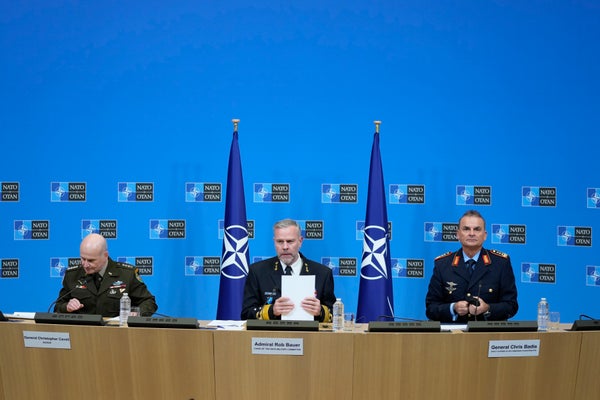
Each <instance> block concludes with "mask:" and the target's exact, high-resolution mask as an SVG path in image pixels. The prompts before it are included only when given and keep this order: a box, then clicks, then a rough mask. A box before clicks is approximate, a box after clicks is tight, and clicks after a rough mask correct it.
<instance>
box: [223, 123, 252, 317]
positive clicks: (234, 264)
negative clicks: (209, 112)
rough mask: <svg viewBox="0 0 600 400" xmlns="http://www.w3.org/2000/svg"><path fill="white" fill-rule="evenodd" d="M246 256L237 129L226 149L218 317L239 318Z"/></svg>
mask: <svg viewBox="0 0 600 400" xmlns="http://www.w3.org/2000/svg"><path fill="white" fill-rule="evenodd" d="M249 259H250V255H249V252H248V223H247V221H246V200H245V198H244V180H243V178H242V162H241V159H240V149H239V146H238V133H237V129H236V130H235V131H234V132H233V140H232V142H231V150H230V151H229V169H228V171H227V193H226V195H225V224H224V234H223V252H222V259H221V281H220V284H219V304H218V306H217V319H223V320H229V319H231V320H239V319H240V314H241V311H242V300H243V296H244V283H245V282H246V276H247V275H248V264H249V263H248V261H249Z"/></svg>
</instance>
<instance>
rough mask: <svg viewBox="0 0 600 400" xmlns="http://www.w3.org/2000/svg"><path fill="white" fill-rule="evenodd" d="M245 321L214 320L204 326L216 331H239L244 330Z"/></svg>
mask: <svg viewBox="0 0 600 400" xmlns="http://www.w3.org/2000/svg"><path fill="white" fill-rule="evenodd" d="M244 325H246V321H234V320H222V319H215V320H213V321H210V322H209V323H208V324H207V325H206V326H208V327H211V328H217V329H224V330H226V331H241V330H243V329H244Z"/></svg>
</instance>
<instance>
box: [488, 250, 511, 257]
mask: <svg viewBox="0 0 600 400" xmlns="http://www.w3.org/2000/svg"><path fill="white" fill-rule="evenodd" d="M490 253H492V254H493V255H495V256H498V257H502V258H508V254H506V253H503V252H501V251H498V250H494V249H492V250H490Z"/></svg>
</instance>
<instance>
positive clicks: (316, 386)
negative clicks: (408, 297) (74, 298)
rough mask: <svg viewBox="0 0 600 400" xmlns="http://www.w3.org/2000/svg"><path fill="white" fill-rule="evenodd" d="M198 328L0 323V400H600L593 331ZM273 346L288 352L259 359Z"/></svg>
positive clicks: (598, 334)
mask: <svg viewBox="0 0 600 400" xmlns="http://www.w3.org/2000/svg"><path fill="white" fill-rule="evenodd" d="M200 327H201V328H200V329H175V328H134V327H116V326H84V325H56V324H40V323H38V324H36V323H34V322H33V321H27V320H19V321H17V320H12V321H10V322H0V400H4V399H6V400H13V399H18V400H21V399H36V400H38V399H61V400H69V399H83V398H89V399H140V400H141V399H144V400H146V399H182V400H192V399H193V400H200V399H203V400H204V399H209V400H210V399H248V400H253V399H263V400H264V399H361V400H362V399H415V400H420V399H424V400H425V399H426V400H431V399H466V398H474V399H478V398H485V399H511V400H519V399H546V400H549V399H556V400H569V399H574V400H590V399H599V398H600V379H598V372H599V370H600V369H599V367H600V331H569V330H568V329H566V328H568V327H570V325H564V324H563V325H562V326H561V328H565V329H561V330H559V331H553V332H477V333H476V332H463V331H452V332H434V333H429V332H403V333H396V332H381V333H379V332H366V328H367V325H366V324H364V325H357V326H356V327H355V328H354V330H353V331H351V332H335V333H334V332H331V331H330V329H327V326H324V327H323V329H321V330H320V331H318V332H304V331H263V330H239V331H231V330H214V329H202V328H206V322H204V321H201V322H200ZM32 340H33V342H32ZM492 341H494V342H495V341H508V342H510V343H513V342H515V343H519V342H522V341H539V342H537V343H539V352H538V354H536V355H535V356H527V357H490V356H489V350H490V342H492ZM271 342H277V343H280V342H281V343H286V346H287V345H288V343H289V346H290V351H292V352H296V353H295V354H282V353H281V352H279V353H278V352H277V351H276V352H275V353H269V352H267V354H264V353H260V352H257V348H259V349H260V346H261V345H264V344H265V343H271ZM32 343H33V344H32ZM44 343H53V344H56V343H58V346H52V347H49V348H46V347H43V346H44ZM63 345H64V346H65V347H66V348H60V347H61V346H63ZM57 347H58V348H57Z"/></svg>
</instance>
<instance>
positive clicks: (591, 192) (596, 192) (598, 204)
mask: <svg viewBox="0 0 600 400" xmlns="http://www.w3.org/2000/svg"><path fill="white" fill-rule="evenodd" d="M587 208H600V188H587Z"/></svg>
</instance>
